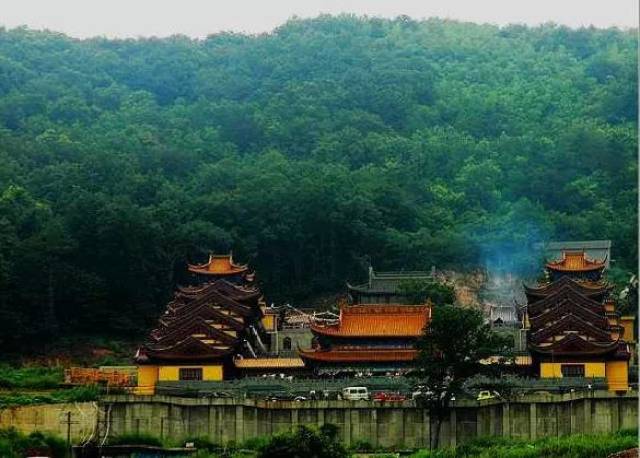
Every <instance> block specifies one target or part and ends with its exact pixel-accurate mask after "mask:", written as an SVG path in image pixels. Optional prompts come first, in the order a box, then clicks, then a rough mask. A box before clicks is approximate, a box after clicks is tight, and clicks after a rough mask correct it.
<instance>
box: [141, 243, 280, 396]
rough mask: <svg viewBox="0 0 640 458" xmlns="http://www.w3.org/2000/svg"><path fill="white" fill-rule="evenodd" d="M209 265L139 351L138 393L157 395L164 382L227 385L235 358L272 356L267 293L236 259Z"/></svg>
mask: <svg viewBox="0 0 640 458" xmlns="http://www.w3.org/2000/svg"><path fill="white" fill-rule="evenodd" d="M220 259H226V260H228V261H230V262H226V263H225V262H224V261H221V262H218V260H220ZM209 260H210V262H209V263H208V264H203V265H201V266H196V267H197V270H203V271H205V272H207V273H206V274H203V277H200V278H201V280H202V282H201V283H200V284H198V285H195V286H186V287H180V286H179V287H178V288H177V289H176V291H175V293H174V297H173V299H172V300H171V301H170V302H169V303H168V304H167V306H166V309H165V311H164V313H163V314H162V315H161V316H160V318H159V320H158V322H157V325H156V326H155V328H154V329H153V330H152V331H151V332H150V333H149V335H148V337H147V339H146V341H145V342H144V343H143V344H142V345H141V346H140V347H139V348H138V350H137V352H136V355H135V361H136V363H137V364H138V390H137V392H138V394H153V393H154V392H155V387H156V385H157V383H158V382H175V381H201V380H222V379H223V378H228V377H229V376H231V375H233V372H234V369H235V368H234V365H233V358H234V357H237V356H247V357H254V358H255V357H256V356H257V355H259V354H263V353H265V352H266V351H267V344H268V342H267V340H268V336H267V334H266V332H265V330H264V327H263V325H262V322H261V319H262V317H263V311H262V309H263V305H264V303H263V301H262V293H261V292H260V290H259V289H258V288H257V287H256V286H255V285H254V284H253V283H252V281H251V282H249V281H247V279H246V274H247V271H248V269H247V268H246V266H239V267H238V266H236V265H234V264H233V262H232V260H231V256H225V257H220V256H215V255H211V256H210V257H209ZM212 260H213V262H212ZM212 264H215V265H214V266H213V267H211V266H212ZM221 264H222V267H221ZM230 267H231V268H232V269H230ZM190 270H191V266H190ZM230 270H234V272H233V273H230ZM195 273H196V274H199V272H195ZM243 279H244V282H243V283H241V281H242V280H243ZM206 280H208V281H206ZM251 280H253V278H251Z"/></svg>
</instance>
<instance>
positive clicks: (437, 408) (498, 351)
mask: <svg viewBox="0 0 640 458" xmlns="http://www.w3.org/2000/svg"><path fill="white" fill-rule="evenodd" d="M510 345H511V342H510V341H509V340H508V339H507V338H505V337H503V336H500V335H498V334H496V333H495V332H493V331H492V330H491V327H490V326H489V325H488V324H486V323H485V320H484V317H483V316H482V313H481V312H479V311H478V310H473V309H466V308H461V307H454V306H449V305H445V306H441V307H438V308H437V309H435V310H434V313H433V319H432V320H431V322H430V324H429V325H428V326H427V328H426V329H425V331H424V334H423V335H422V337H421V338H420V339H419V341H418V343H417V348H418V350H419V357H418V367H417V370H416V373H415V376H416V377H417V382H418V384H419V385H420V386H421V387H422V388H421V395H420V396H419V397H418V402H419V403H420V404H421V405H423V406H424V407H426V408H428V409H429V412H430V415H431V416H432V417H434V418H435V431H432V434H431V445H432V447H433V448H437V447H438V443H439V439H440V428H441V425H442V421H443V420H444V419H445V418H446V416H447V414H448V413H449V411H450V408H451V404H452V402H453V401H454V400H455V398H456V397H460V395H461V394H462V393H463V385H464V382H465V381H466V380H468V379H469V378H470V377H472V376H474V375H477V374H495V373H496V372H497V371H499V370H500V361H501V359H502V358H506V357H507V355H508V354H509V352H510ZM495 356H498V357H499V358H498V360H497V361H498V362H497V363H495V364H487V361H484V360H487V359H488V358H490V357H495Z"/></svg>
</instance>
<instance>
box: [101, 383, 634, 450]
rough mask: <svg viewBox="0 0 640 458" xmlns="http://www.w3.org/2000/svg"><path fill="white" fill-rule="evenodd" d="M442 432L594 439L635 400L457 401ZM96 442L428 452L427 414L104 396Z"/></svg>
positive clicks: (351, 405) (377, 407) (450, 439)
mask: <svg viewBox="0 0 640 458" xmlns="http://www.w3.org/2000/svg"><path fill="white" fill-rule="evenodd" d="M456 404H457V405H456V407H455V408H454V409H453V410H452V411H451V415H450V418H449V419H448V420H447V421H446V422H445V423H444V424H443V425H442V428H441V437H440V444H441V445H443V446H445V445H456V444H460V443H462V442H464V441H465V440H469V439H472V438H474V437H478V436H487V435H497V436H500V435H502V436H505V437H517V438H522V439H535V438H539V437H544V436H556V435H565V434H579V433H583V434H597V433H608V432H613V431H617V430H619V429H623V428H635V427H636V426H637V416H638V396H637V393H633V394H631V393H629V394H626V395H624V396H616V395H614V394H611V393H609V392H594V393H589V394H588V395H582V394H576V393H573V394H566V395H546V396H544V395H540V396H529V397H527V398H520V399H518V400H517V401H513V402H510V403H502V402H497V401H493V400H490V401H481V402H476V401H457V402H456ZM100 418H101V419H100V420H99V429H100V430H101V433H102V434H105V433H106V432H107V428H108V434H109V435H118V434H122V433H129V432H139V433H142V432H144V433H150V434H153V435H156V436H162V437H171V438H174V439H180V438H185V437H187V436H208V437H209V438H210V439H212V440H214V441H216V442H221V443H224V442H230V441H234V442H242V441H245V440H247V439H250V438H254V437H258V436H267V435H271V434H275V433H278V432H283V431H288V430H291V429H292V428H295V427H296V426H297V425H310V426H319V425H322V424H324V423H333V424H335V425H337V426H338V427H339V428H340V434H341V437H342V441H343V442H344V443H345V444H347V445H348V444H352V443H354V442H356V441H366V442H369V443H371V444H372V445H380V446H383V447H393V446H398V447H400V446H402V447H412V448H413V447H428V446H429V442H430V441H429V437H430V436H429V435H430V425H429V423H430V421H429V413H428V412H427V411H426V410H424V409H420V408H417V407H416V406H415V404H414V403H413V402H412V401H407V402H404V403H376V402H365V401H357V402H349V401H305V402H277V403H274V402H266V401H256V400H252V399H243V400H233V399H191V398H175V397H166V396H130V395H122V396H110V397H107V398H105V399H104V401H103V402H102V414H101V416H100Z"/></svg>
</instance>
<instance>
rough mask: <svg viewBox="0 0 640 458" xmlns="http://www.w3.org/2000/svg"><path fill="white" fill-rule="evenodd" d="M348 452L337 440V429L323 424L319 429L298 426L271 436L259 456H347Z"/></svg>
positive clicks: (332, 457) (302, 457) (267, 457)
mask: <svg viewBox="0 0 640 458" xmlns="http://www.w3.org/2000/svg"><path fill="white" fill-rule="evenodd" d="M348 456H349V453H348V452H347V450H346V449H345V448H344V447H343V446H342V445H341V444H340V443H339V442H338V430H337V428H336V427H335V426H334V425H329V424H325V425H323V426H321V427H320V430H319V431H314V430H312V429H309V428H307V427H306V426H300V427H298V429H297V430H296V431H295V432H292V433H285V434H279V435H276V436H273V437H272V438H271V440H270V441H269V442H268V443H267V444H266V445H265V446H263V447H262V448H261V449H260V451H259V454H258V457H259V458H347V457H348Z"/></svg>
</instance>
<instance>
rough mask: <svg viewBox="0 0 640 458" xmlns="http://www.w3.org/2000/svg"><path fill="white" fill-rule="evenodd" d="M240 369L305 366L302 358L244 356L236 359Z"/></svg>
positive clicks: (235, 363) (235, 362)
mask: <svg viewBox="0 0 640 458" xmlns="http://www.w3.org/2000/svg"><path fill="white" fill-rule="evenodd" d="M233 363H234V365H235V366H236V367H237V368H238V369H288V368H289V369H291V368H302V367H304V361H302V360H301V359H300V358H242V359H236V360H235V361H234V362H233Z"/></svg>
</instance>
